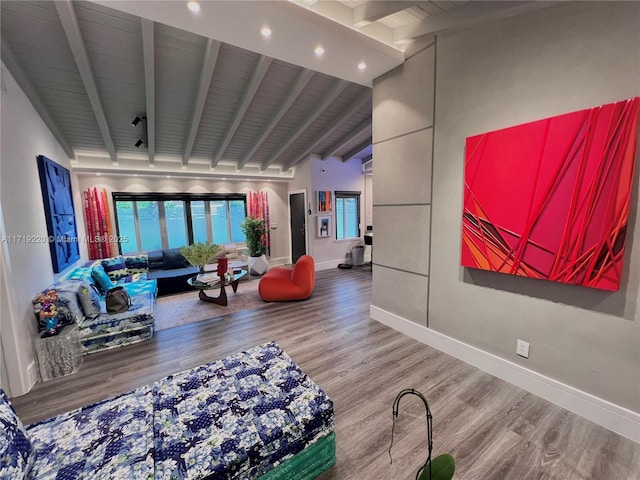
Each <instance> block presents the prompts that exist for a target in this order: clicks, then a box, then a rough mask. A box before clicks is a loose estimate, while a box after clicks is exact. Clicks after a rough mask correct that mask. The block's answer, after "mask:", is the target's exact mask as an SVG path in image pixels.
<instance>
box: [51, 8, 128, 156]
mask: <svg viewBox="0 0 640 480" xmlns="http://www.w3.org/2000/svg"><path fill="white" fill-rule="evenodd" d="M53 3H54V5H55V7H56V11H57V12H58V16H59V17H60V22H61V23H62V29H63V30H64V33H65V35H66V37H67V41H68V42H69V47H71V53H72V54H73V58H74V60H75V62H76V66H77V67H78V72H79V73H80V78H81V79H82V83H83V85H84V89H85V91H86V92H87V97H88V98H89V103H91V108H92V109H93V113H94V115H95V117H96V121H97V123H98V127H99V128H100V133H101V134H102V140H103V141H104V145H105V147H106V149H107V151H108V152H109V156H110V157H111V163H113V164H114V165H118V163H119V161H118V155H117V153H116V147H115V145H114V144H113V139H112V138H111V133H110V132H109V124H108V123H107V117H106V116H105V114H104V108H103V107H102V101H101V100H100V93H99V92H98V87H97V85H96V80H95V77H94V76H93V70H92V69H91V63H90V62H89V56H88V55H87V49H86V47H85V44H84V40H83V38H82V32H80V26H79V25H78V18H77V17H76V12H75V10H74V7H73V4H72V3H71V2H70V1H69V0H65V1H57V2H53Z"/></svg>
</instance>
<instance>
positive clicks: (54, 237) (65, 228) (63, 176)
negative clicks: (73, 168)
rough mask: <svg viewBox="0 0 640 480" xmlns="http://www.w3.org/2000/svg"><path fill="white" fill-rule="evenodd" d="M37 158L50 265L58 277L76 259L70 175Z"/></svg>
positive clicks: (45, 158)
mask: <svg viewBox="0 0 640 480" xmlns="http://www.w3.org/2000/svg"><path fill="white" fill-rule="evenodd" d="M37 158H38V172H39V173H40V187H41V188H42V199H43V201H44V211H45V217H46V219H47V233H48V234H49V238H48V240H49V248H50V249H51V263H52V265H53V271H54V273H60V272H61V271H63V270H64V269H65V268H67V267H69V266H71V265H72V264H73V263H75V262H76V261H77V260H79V259H80V251H79V248H78V231H77V229H76V215H75V211H74V209H73V194H72V192H71V173H70V172H69V170H68V169H66V168H64V167H63V166H61V165H59V164H57V163H56V162H54V161H53V160H50V159H49V158H47V157H45V156H44V155H38V157H37Z"/></svg>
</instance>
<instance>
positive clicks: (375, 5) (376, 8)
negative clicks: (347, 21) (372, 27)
mask: <svg viewBox="0 0 640 480" xmlns="http://www.w3.org/2000/svg"><path fill="white" fill-rule="evenodd" d="M416 3H418V2H415V1H413V2H411V1H410V2H403V1H375V2H366V3H363V4H361V5H358V6H357V7H356V8H354V9H353V12H352V21H353V25H354V26H356V27H364V26H365V25H368V24H369V23H371V22H375V21H376V20H380V19H381V18H384V17H388V16H389V15H391V14H394V13H397V12H401V11H402V10H406V9H407V8H409V7H413V6H414V5H415V4H416Z"/></svg>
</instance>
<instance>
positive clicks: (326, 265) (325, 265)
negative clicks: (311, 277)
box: [316, 259, 344, 272]
mask: <svg viewBox="0 0 640 480" xmlns="http://www.w3.org/2000/svg"><path fill="white" fill-rule="evenodd" d="M340 263H344V259H338V260H329V261H327V262H317V263H316V272H319V271H320V270H331V269H333V268H338V264H340Z"/></svg>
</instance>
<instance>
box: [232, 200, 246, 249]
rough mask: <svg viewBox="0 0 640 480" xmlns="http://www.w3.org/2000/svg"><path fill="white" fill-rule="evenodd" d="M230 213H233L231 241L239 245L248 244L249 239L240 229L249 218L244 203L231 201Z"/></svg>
mask: <svg viewBox="0 0 640 480" xmlns="http://www.w3.org/2000/svg"><path fill="white" fill-rule="evenodd" d="M229 211H230V212H231V241H232V242H237V243H243V242H246V241H247V237H246V236H245V234H244V233H243V232H242V228H240V224H241V223H242V222H243V221H244V219H245V218H246V217H247V213H246V211H245V209H244V201H242V200H230V201H229Z"/></svg>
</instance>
